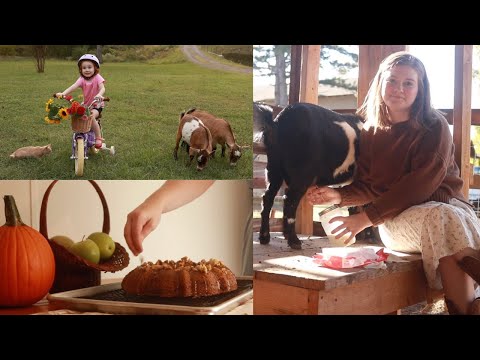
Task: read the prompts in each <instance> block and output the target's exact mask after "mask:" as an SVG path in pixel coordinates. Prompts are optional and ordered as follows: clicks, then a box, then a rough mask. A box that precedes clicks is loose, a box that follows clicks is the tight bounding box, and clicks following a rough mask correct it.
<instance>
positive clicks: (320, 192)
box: [306, 186, 342, 205]
mask: <svg viewBox="0 0 480 360" xmlns="http://www.w3.org/2000/svg"><path fill="white" fill-rule="evenodd" d="M306 195H307V200H308V202H309V203H310V205H323V204H340V203H341V202H342V196H341V195H340V192H338V190H336V189H333V188H331V187H328V186H321V187H317V186H311V187H310V188H309V189H308V190H307V194H306Z"/></svg>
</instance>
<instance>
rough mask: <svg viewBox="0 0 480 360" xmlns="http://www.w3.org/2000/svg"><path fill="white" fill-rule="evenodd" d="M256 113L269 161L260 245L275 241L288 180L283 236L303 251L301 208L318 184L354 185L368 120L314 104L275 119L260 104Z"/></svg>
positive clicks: (256, 127) (256, 125)
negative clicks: (273, 219) (273, 214)
mask: <svg viewBox="0 0 480 360" xmlns="http://www.w3.org/2000/svg"><path fill="white" fill-rule="evenodd" d="M253 114H254V132H255V131H260V132H261V134H262V137H263V143H264V145H265V148H266V152H267V158H268V162H267V168H266V171H265V179H266V182H267V189H266V191H265V193H264V195H263V199H262V212H261V217H262V220H261V221H262V222H261V227H260V235H259V240H260V243H261V244H268V243H269V242H270V227H269V216H270V210H271V209H272V205H273V202H274V199H275V196H276V194H277V192H278V190H279V189H280V187H281V186H282V184H283V182H284V181H285V183H286V185H287V188H286V189H285V197H284V205H283V234H284V235H285V238H286V239H287V240H288V245H289V246H290V247H291V248H293V249H301V248H302V243H301V241H300V240H299V239H298V237H297V234H296V232H295V219H296V212H297V207H298V204H299V202H300V200H301V198H302V197H303V195H305V193H306V191H307V189H308V188H309V187H310V186H312V185H318V186H324V185H335V184H345V183H349V182H351V180H352V178H353V174H354V171H355V161H356V158H357V156H358V150H359V142H358V139H359V135H360V131H361V129H362V126H363V119H362V118H361V117H359V116H356V115H352V114H339V113H336V112H334V111H331V110H328V109H325V108H323V107H321V106H318V105H314V104H308V103H296V104H292V105H289V106H287V107H286V108H285V109H283V110H282V111H281V112H280V113H279V114H278V115H277V117H276V118H275V119H273V112H272V108H271V107H269V106H268V105H263V104H259V103H254V109H253Z"/></svg>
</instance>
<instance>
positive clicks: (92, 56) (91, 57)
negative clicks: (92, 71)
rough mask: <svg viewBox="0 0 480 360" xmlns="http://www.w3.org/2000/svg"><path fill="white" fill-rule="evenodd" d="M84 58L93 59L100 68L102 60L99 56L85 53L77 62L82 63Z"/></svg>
mask: <svg viewBox="0 0 480 360" xmlns="http://www.w3.org/2000/svg"><path fill="white" fill-rule="evenodd" d="M82 60H90V61H93V62H94V63H96V64H97V66H98V68H100V61H98V59H97V57H96V56H95V55H92V54H84V55H82V56H80V59H78V61H77V64H78V65H80V61H82Z"/></svg>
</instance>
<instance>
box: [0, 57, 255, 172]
mask: <svg viewBox="0 0 480 360" xmlns="http://www.w3.org/2000/svg"><path fill="white" fill-rule="evenodd" d="M101 74H102V76H103V77H104V78H105V79H106V83H105V87H106V93H105V95H106V96H109V97H110V98H111V101H110V103H107V105H106V108H105V109H104V111H103V117H102V125H103V131H104V138H105V139H106V143H107V145H108V146H110V145H114V146H115V149H116V155H115V156H111V155H109V154H108V153H106V152H101V153H100V154H97V155H93V156H90V158H89V159H88V160H86V162H85V171H84V176H83V178H84V179H251V178H252V149H251V147H250V148H248V149H246V150H245V151H244V154H243V156H242V158H241V159H240V160H239V162H238V165H237V166H236V167H230V165H229V163H228V160H227V158H221V157H219V156H218V154H219V153H220V152H219V151H217V156H216V157H215V158H214V159H210V160H209V162H208V164H207V167H206V168H205V169H204V170H203V171H201V172H198V171H196V167H195V163H192V165H191V166H190V167H186V166H185V163H186V161H187V159H188V155H187V153H186V152H185V150H184V149H183V148H180V150H179V159H178V161H175V160H174V159H173V149H174V147H175V137H176V132H177V127H178V122H179V115H180V113H181V112H182V111H184V110H187V109H189V108H191V107H197V108H199V109H203V110H206V111H209V112H210V113H212V114H215V115H217V116H218V117H222V118H224V119H226V120H228V121H229V122H230V124H231V126H232V128H233V131H234V132H235V135H236V138H237V143H239V144H240V145H251V143H252V75H246V74H236V73H229V72H222V71H214V70H211V69H207V68H203V67H199V66H197V65H194V64H190V63H187V62H183V63H176V64H168V63H167V64H152V63H149V64H146V63H139V62H138V63H137V62H131V63H106V64H103V65H102V68H101ZM77 77H78V72H77V68H76V63H75V62H68V61H57V60H47V61H46V65H45V72H44V73H42V74H39V73H36V71H35V65H34V62H33V60H31V59H26V60H15V61H13V60H4V61H0V78H1V79H2V81H1V82H0V94H1V96H0V122H1V130H0V144H1V145H2V146H1V150H0V179H74V178H76V177H75V174H74V164H73V160H71V159H70V154H71V133H72V131H71V128H70V123H69V121H65V122H63V123H62V124H60V125H48V124H46V123H45V122H44V120H43V119H44V117H45V115H46V112H45V102H46V101H47V100H48V99H49V98H50V97H51V95H52V94H53V93H54V92H60V91H63V90H65V89H66V88H67V87H68V86H70V85H71V84H73V82H74V81H75V80H76V79H77ZM80 93H81V91H80V90H77V91H76V92H75V93H74V94H73V95H74V96H76V95H79V94H80ZM49 143H51V144H52V149H53V151H52V153H51V154H50V155H47V156H45V157H43V158H40V159H20V160H14V159H11V158H10V157H9V155H10V154H11V153H12V152H13V151H15V150H16V149H18V148H20V147H23V146H28V145H34V146H39V145H46V144H49ZM219 149H220V148H219Z"/></svg>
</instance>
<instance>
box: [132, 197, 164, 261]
mask: <svg viewBox="0 0 480 360" xmlns="http://www.w3.org/2000/svg"><path fill="white" fill-rule="evenodd" d="M161 217H162V211H161V210H159V209H158V206H157V205H155V204H151V203H149V202H144V203H142V204H141V205H140V206H138V207H137V208H136V209H135V210H133V211H132V212H131V213H129V214H128V215H127V222H126V224H125V228H124V230H123V235H124V236H125V240H126V241H127V245H128V247H129V249H130V250H131V251H132V253H133V255H135V256H137V255H138V254H140V253H141V252H142V251H143V246H142V243H143V240H145V238H146V237H147V236H148V235H149V234H150V233H151V232H152V231H153V230H155V229H156V228H157V226H158V224H159V223H160V218H161Z"/></svg>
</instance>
